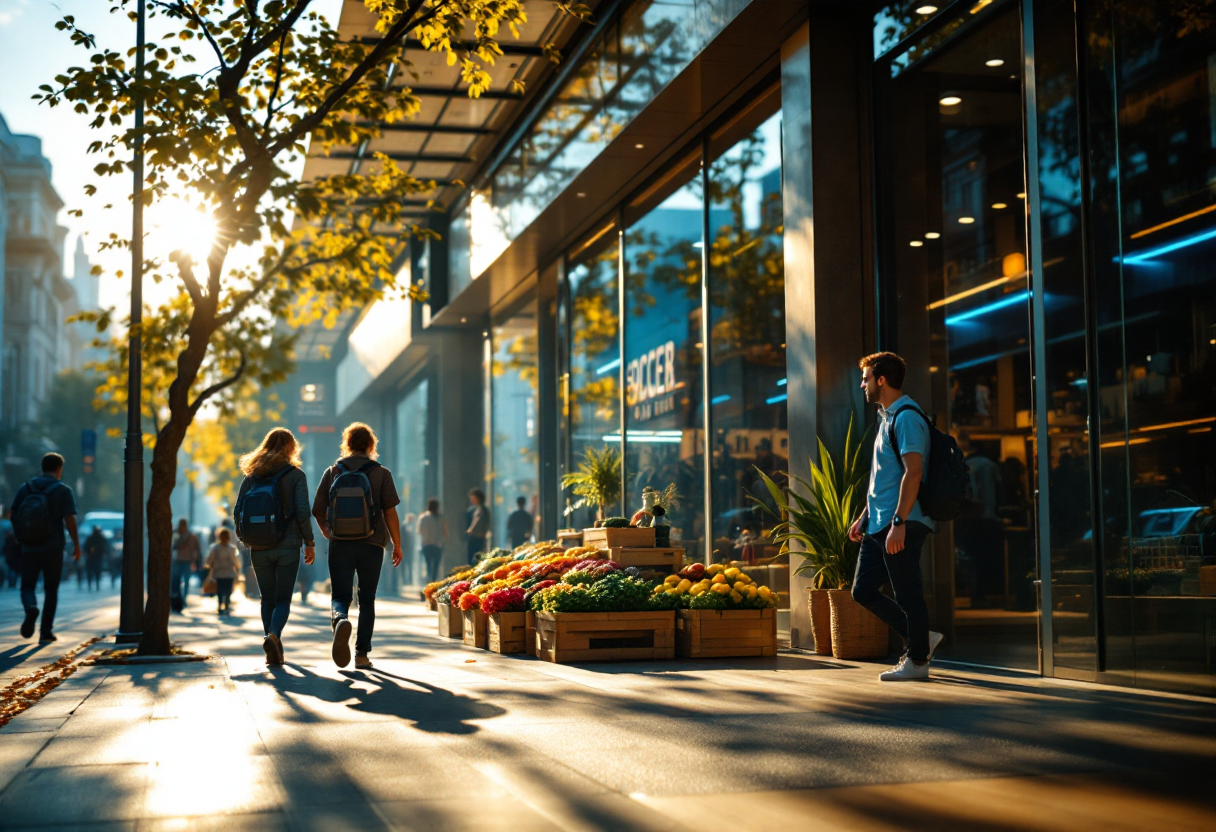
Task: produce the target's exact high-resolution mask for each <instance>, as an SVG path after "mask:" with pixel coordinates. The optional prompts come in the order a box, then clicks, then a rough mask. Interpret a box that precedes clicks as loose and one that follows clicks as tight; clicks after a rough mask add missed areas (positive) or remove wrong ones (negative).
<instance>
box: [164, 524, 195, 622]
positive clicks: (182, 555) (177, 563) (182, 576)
mask: <svg viewBox="0 0 1216 832" xmlns="http://www.w3.org/2000/svg"><path fill="white" fill-rule="evenodd" d="M202 559H203V551H202V547H201V546H199V544H198V537H197V536H196V535H195V534H194V532H192V531H191V530H190V524H189V522H187V521H186V518H185V517H183V518H181V519H180V520H178V521H177V531H175V532H174V533H173V565H172V566H171V567H170V572H169V597H170V598H172V599H173V609H175V610H177V611H178V612H181V611H182V610H183V609H185V607H186V596H187V595H188V594H189V593H190V576H191V575H192V574H194V572H196V571H197V570H198V567H199V564H200V563H201V562H202Z"/></svg>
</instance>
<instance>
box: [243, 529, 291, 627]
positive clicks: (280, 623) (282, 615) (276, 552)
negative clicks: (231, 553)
mask: <svg viewBox="0 0 1216 832" xmlns="http://www.w3.org/2000/svg"><path fill="white" fill-rule="evenodd" d="M250 557H251V559H252V560H253V574H254V575H256V576H257V579H258V592H259V593H260V594H261V596H262V629H263V630H265V632H266V635H270V634H271V633H274V634H275V635H276V636H279V637H280V638H282V637H283V628H284V627H285V626H287V617H288V616H289V615H291V596H292V595H294V594H295V591H296V572H297V571H299V569H300V547H299V546H291V547H287V546H282V547H279V548H277V549H254V550H253V551H252V552H251V553H250Z"/></svg>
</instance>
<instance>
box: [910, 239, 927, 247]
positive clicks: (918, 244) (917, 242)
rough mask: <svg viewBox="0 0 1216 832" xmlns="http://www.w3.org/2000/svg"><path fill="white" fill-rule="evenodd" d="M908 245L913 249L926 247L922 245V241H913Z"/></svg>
mask: <svg viewBox="0 0 1216 832" xmlns="http://www.w3.org/2000/svg"><path fill="white" fill-rule="evenodd" d="M908 245H910V246H912V248H920V247H921V246H923V245H924V243H922V242H921V241H920V240H913V241H912V242H910V243H908Z"/></svg>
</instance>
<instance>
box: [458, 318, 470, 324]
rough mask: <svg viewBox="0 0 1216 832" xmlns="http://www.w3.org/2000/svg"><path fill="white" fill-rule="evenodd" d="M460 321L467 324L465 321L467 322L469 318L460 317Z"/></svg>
mask: <svg viewBox="0 0 1216 832" xmlns="http://www.w3.org/2000/svg"><path fill="white" fill-rule="evenodd" d="M460 322H461V323H462V324H467V323H468V322H469V319H468V318H461V319H460Z"/></svg>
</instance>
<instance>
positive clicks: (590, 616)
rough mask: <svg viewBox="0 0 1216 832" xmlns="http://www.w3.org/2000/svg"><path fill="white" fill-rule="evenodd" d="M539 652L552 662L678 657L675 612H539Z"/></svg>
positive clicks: (538, 653)
mask: <svg viewBox="0 0 1216 832" xmlns="http://www.w3.org/2000/svg"><path fill="white" fill-rule="evenodd" d="M536 655H537V657H538V658H541V659H544V660H545V661H549V662H558V663H565V662H595V661H637V660H646V659H674V658H675V615H674V613H673V612H672V611H671V610H664V611H658V612H649V611H648V612H538V613H536Z"/></svg>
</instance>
